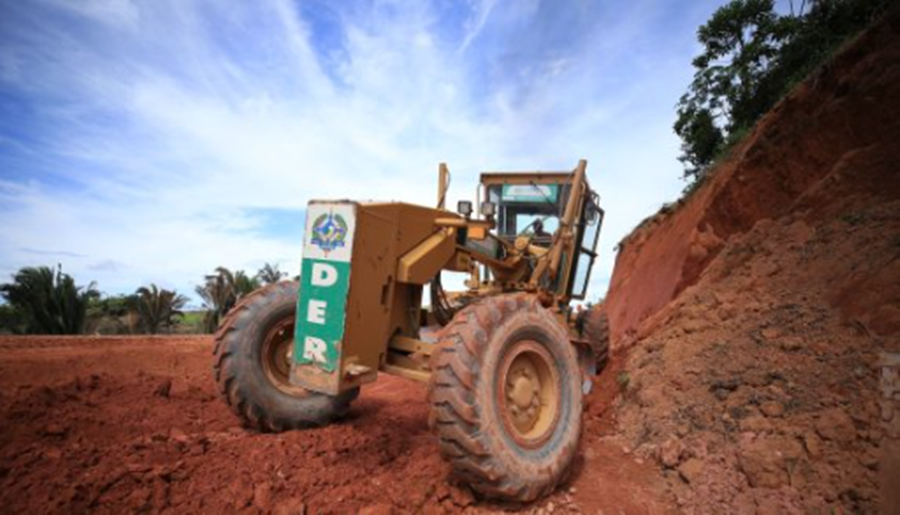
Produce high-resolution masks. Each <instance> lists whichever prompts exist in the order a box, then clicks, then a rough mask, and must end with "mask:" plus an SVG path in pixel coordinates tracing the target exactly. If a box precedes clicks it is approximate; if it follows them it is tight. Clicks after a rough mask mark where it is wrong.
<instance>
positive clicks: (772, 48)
mask: <svg viewBox="0 0 900 515" xmlns="http://www.w3.org/2000/svg"><path fill="white" fill-rule="evenodd" d="M887 4H888V0H811V1H810V2H809V4H807V3H806V2H803V3H801V4H800V8H799V11H798V12H795V11H794V10H793V5H792V6H791V12H790V13H788V14H785V15H779V14H777V13H776V12H775V7H774V2H773V0H732V1H731V2H729V3H728V4H726V5H724V6H722V7H720V8H719V9H717V10H716V11H715V13H713V15H712V17H711V18H710V19H709V21H707V22H706V24H704V25H703V26H701V27H700V29H699V30H698V31H697V39H698V41H699V42H700V44H701V45H703V53H701V54H700V55H699V56H697V57H696V58H695V59H694V61H693V63H692V64H693V66H694V69H695V73H694V79H693V81H692V82H691V85H690V87H689V88H688V91H687V93H685V94H684V95H683V96H682V97H681V99H680V100H679V102H678V105H677V120H676V122H675V125H674V129H675V132H676V133H677V134H678V135H679V137H680V138H681V141H682V146H681V149H682V155H681V157H680V158H679V159H680V160H681V161H682V163H684V165H685V171H684V175H685V178H686V179H688V180H689V181H695V180H697V179H699V178H701V177H702V176H703V175H704V174H705V173H706V170H707V168H708V167H709V166H710V165H711V164H713V162H714V161H715V160H716V159H717V157H718V156H720V155H721V154H722V153H723V152H724V151H725V150H727V149H728V148H729V147H730V146H731V145H733V144H734V143H736V142H737V141H738V140H739V139H740V137H741V136H742V135H743V134H745V133H746V132H747V131H748V130H749V129H750V128H751V127H752V126H753V124H754V123H756V121H757V120H758V119H759V118H760V117H761V116H762V115H763V114H765V113H766V112H767V111H768V110H769V109H771V108H772V107H773V106H774V105H775V104H776V103H777V102H778V101H779V100H780V99H781V98H782V97H783V96H784V95H785V94H786V93H787V92H788V91H789V90H790V89H791V87H793V86H794V85H795V84H796V83H797V82H798V81H800V80H802V79H803V78H804V77H805V76H806V75H807V74H808V73H809V72H810V71H811V70H812V69H814V68H815V67H817V66H819V65H820V64H822V63H823V62H824V61H826V60H827V59H828V58H829V57H830V55H831V54H832V53H833V52H834V50H835V49H836V48H837V47H838V46H839V45H840V44H841V43H842V42H843V41H845V40H846V39H847V38H848V37H850V36H852V35H853V34H855V33H856V32H858V31H859V30H861V29H862V28H864V27H865V26H866V25H868V24H869V23H871V21H872V20H873V19H874V18H875V17H877V16H878V15H879V14H881V12H883V11H884V9H885V7H886V6H887ZM807 5H809V6H810V7H809V10H808V12H805V11H806V9H805V8H806V6H807Z"/></svg>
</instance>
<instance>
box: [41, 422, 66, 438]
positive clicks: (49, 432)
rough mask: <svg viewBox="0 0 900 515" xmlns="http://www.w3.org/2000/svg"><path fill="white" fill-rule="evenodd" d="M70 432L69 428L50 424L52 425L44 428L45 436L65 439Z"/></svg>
mask: <svg viewBox="0 0 900 515" xmlns="http://www.w3.org/2000/svg"><path fill="white" fill-rule="evenodd" d="M68 432H69V428H68V427H66V426H64V425H62V424H56V423H50V424H47V427H45V428H44V431H43V434H44V436H51V437H63V436H66V434H68Z"/></svg>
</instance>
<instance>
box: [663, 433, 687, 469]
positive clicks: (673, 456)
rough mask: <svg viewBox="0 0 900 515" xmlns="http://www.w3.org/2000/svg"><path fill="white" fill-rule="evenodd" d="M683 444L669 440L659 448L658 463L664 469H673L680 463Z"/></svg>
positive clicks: (674, 439)
mask: <svg viewBox="0 0 900 515" xmlns="http://www.w3.org/2000/svg"><path fill="white" fill-rule="evenodd" d="M682 453H684V444H683V443H681V440H678V439H676V438H670V439H668V440H666V441H665V442H664V443H663V444H662V445H661V446H659V461H660V463H661V464H662V465H663V466H664V467H666V468H670V469H671V468H675V467H677V466H678V464H679V463H680V462H681V456H682Z"/></svg>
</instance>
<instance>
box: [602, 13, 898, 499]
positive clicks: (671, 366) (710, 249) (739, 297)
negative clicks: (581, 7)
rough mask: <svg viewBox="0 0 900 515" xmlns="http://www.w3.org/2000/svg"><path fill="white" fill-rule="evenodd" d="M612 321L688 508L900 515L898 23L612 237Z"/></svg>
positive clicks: (639, 425) (638, 408)
mask: <svg viewBox="0 0 900 515" xmlns="http://www.w3.org/2000/svg"><path fill="white" fill-rule="evenodd" d="M606 309H607V313H608V316H609V321H610V329H611V332H612V338H613V345H614V348H616V349H618V351H619V354H620V355H622V354H623V353H624V355H625V358H624V359H625V364H624V365H623V367H624V371H623V372H622V374H621V375H620V377H619V382H620V384H621V385H622V387H623V389H624V391H625V394H624V395H623V396H622V398H621V399H619V401H618V405H617V408H616V410H615V412H616V414H617V417H618V427H619V430H620V432H621V434H622V435H623V438H624V441H625V442H626V443H627V445H629V446H630V447H632V448H634V449H636V452H637V454H638V455H640V456H645V457H647V458H648V459H652V460H654V461H655V462H656V464H657V467H658V471H659V474H660V475H662V476H663V477H665V478H666V479H665V480H666V482H667V485H668V487H669V489H670V491H671V492H672V493H673V495H674V496H675V498H676V502H677V507H678V508H677V509H678V510H679V511H684V512H694V513H804V512H813V513H819V512H822V513H829V512H830V513H842V512H843V513H847V512H850V513H877V512H879V511H883V512H885V513H887V512H890V510H892V509H900V508H898V507H900V504H895V503H896V502H897V496H898V495H900V483H898V482H897V478H898V476H897V470H896V469H897V467H900V454H898V449H900V413H896V414H895V412H896V411H900V394H898V393H896V392H898V391H900V381H898V380H897V372H898V370H900V368H898V367H900V365H898V363H900V10H897V9H894V11H893V12H892V14H890V15H889V16H888V17H886V18H885V19H884V20H883V21H882V22H880V23H879V24H878V25H877V26H876V27H874V28H872V29H871V30H869V31H868V32H867V33H865V34H863V35H862V36H860V37H859V38H857V40H855V41H854V42H852V43H851V44H850V45H848V47H847V48H846V49H845V50H844V51H842V52H841V53H840V54H839V55H838V56H837V57H836V58H835V59H834V60H833V61H832V62H831V63H830V64H829V65H828V66H826V67H825V68H824V69H822V70H821V71H820V72H818V73H817V74H815V76H814V77H811V78H810V79H809V80H807V81H806V82H805V83H803V84H802V85H800V86H799V87H798V88H797V89H796V90H795V91H794V92H793V93H792V94H791V95H790V96H789V97H788V98H786V99H785V100H784V101H783V102H782V103H781V104H779V105H778V106H777V107H776V108H775V109H774V110H773V111H772V112H771V113H769V114H768V115H767V116H766V117H765V118H763V119H762V120H761V121H760V123H759V124H758V126H757V127H756V128H755V130H754V131H753V133H752V134H751V135H750V136H749V137H748V138H747V139H746V141H745V142H743V144H741V145H740V146H739V147H738V148H737V149H736V150H735V151H734V153H733V155H732V156H731V158H730V159H729V160H728V161H727V162H725V163H723V164H722V165H721V166H719V167H718V169H717V170H716V171H715V174H714V175H713V176H712V177H711V179H710V180H709V181H707V183H706V184H704V185H703V186H702V187H701V188H700V189H699V190H698V191H697V192H695V194H694V195H692V196H691V197H690V198H689V199H688V200H687V201H686V202H684V203H683V205H679V206H675V207H674V208H673V209H670V210H666V212H664V213H660V214H659V215H657V216H656V217H654V218H653V219H650V220H649V221H648V222H646V223H645V224H643V226H642V227H640V228H639V229H637V230H636V231H635V233H634V234H632V235H631V236H630V237H629V238H627V239H626V240H625V241H624V242H623V243H622V249H621V251H620V253H619V256H618V259H617V261H616V268H615V271H614V273H613V279H612V284H611V288H610V291H609V293H608V296H607V299H606ZM884 510H888V511H884ZM894 513H896V512H894Z"/></svg>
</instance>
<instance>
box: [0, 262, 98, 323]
mask: <svg viewBox="0 0 900 515" xmlns="http://www.w3.org/2000/svg"><path fill="white" fill-rule="evenodd" d="M0 295H2V296H3V298H4V299H5V300H6V301H7V303H8V305H9V306H10V308H7V309H6V311H7V314H6V315H5V318H8V319H11V320H13V323H15V327H10V328H9V329H11V330H12V331H13V332H17V333H27V334H80V333H81V332H82V331H83V330H84V325H85V321H86V320H87V308H88V304H89V303H90V301H91V299H94V298H96V297H98V296H99V292H97V290H96V288H95V285H94V283H90V284H89V285H88V286H87V287H79V286H77V285H76V284H75V280H74V279H72V277H71V276H70V275H68V274H66V273H63V271H62V267H61V266H60V267H57V269H56V271H54V270H53V269H52V268H50V267H46V266H42V267H26V268H22V269H20V270H19V271H18V272H16V273H15V274H14V275H13V282H11V283H7V284H3V285H0Z"/></svg>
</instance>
